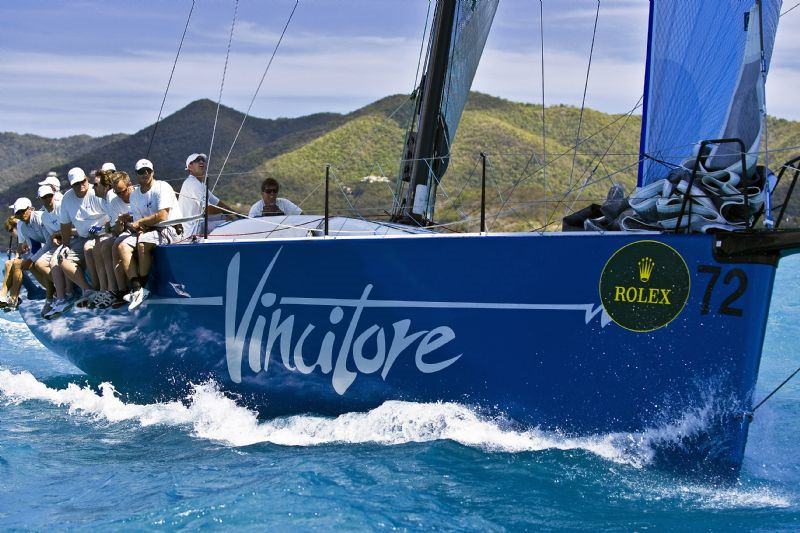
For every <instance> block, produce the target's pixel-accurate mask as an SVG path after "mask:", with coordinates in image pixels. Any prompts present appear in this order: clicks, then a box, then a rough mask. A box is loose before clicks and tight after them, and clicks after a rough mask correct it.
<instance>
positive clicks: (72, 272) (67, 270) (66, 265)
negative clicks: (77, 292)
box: [61, 259, 91, 291]
mask: <svg viewBox="0 0 800 533" xmlns="http://www.w3.org/2000/svg"><path fill="white" fill-rule="evenodd" d="M61 270H63V271H64V275H65V276H66V277H67V279H68V280H70V281H71V282H72V283H74V284H75V285H77V286H78V287H80V288H81V289H83V290H85V291H86V290H89V289H90V288H91V287H90V286H89V284H88V283H86V279H85V278H84V277H83V270H81V267H79V266H78V265H77V264H76V263H75V262H73V261H70V260H69V259H64V260H63V261H61Z"/></svg>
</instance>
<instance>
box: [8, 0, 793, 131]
mask: <svg viewBox="0 0 800 533" xmlns="http://www.w3.org/2000/svg"><path fill="white" fill-rule="evenodd" d="M191 4H192V3H191V0H137V1H135V2H129V1H127V2H121V1H120V2H117V1H114V0H105V1H96V0H80V1H70V2H67V1H48V0H35V1H30V2H22V1H19V2H18V1H12V0H5V1H2V2H0V20H3V22H4V31H3V32H2V34H0V57H2V59H0V131H14V132H18V133H34V134H38V135H45V136H65V135H72V134H77V133H88V134H90V135H101V134H106V133H112V132H126V133H133V132H135V131H138V130H139V129H141V128H143V127H145V126H147V125H148V124H151V123H153V122H154V121H155V119H156V117H157V114H158V109H159V106H160V105H161V99H162V97H163V94H164V89H165V87H166V84H167V80H168V78H169V75H170V70H171V69H172V62H173V60H174V57H175V53H176V51H177V47H178V43H179V42H180V36H181V33H182V31H183V28H184V25H185V22H186V17H187V15H188V13H189V9H190V7H191ZM601 4H602V5H601V10H600V17H599V23H598V29H597V38H596V43H595V55H594V59H593V62H592V73H591V76H590V78H589V88H588V97H587V102H586V104H587V106H589V107H592V108H595V109H600V110H603V111H607V112H616V113H619V112H626V111H628V110H629V109H630V108H632V107H633V106H634V105H635V104H636V101H637V100H638V98H639V96H640V95H641V92H642V76H643V72H644V55H645V39H646V18H647V5H648V2H647V1H646V0H603V1H602V2H601ZM293 5H294V0H269V1H266V0H261V1H255V0H240V3H239V10H238V16H237V23H236V31H235V33H234V39H233V44H232V50H231V57H230V61H229V65H228V72H227V76H226V81H225V89H224V92H223V96H222V103H223V104H225V105H228V106H231V107H234V108H236V109H239V110H242V111H244V110H245V109H246V108H247V106H248V105H249V103H250V100H251V98H252V97H253V94H254V91H255V89H256V86H257V84H258V81H259V79H260V78H261V74H262V72H263V69H264V66H265V65H266V61H267V59H268V58H269V55H270V54H271V52H272V49H273V47H274V46H275V43H276V41H277V38H278V36H279V35H280V32H281V29H282V28H283V26H284V24H285V23H286V19H287V17H288V15H289V12H290V11H291V8H292V6H293ZM429 5H430V4H429V2H428V0H405V1H398V0H369V1H366V0H336V1H333V0H328V1H323V0H301V2H300V5H299V7H298V8H297V11H296V13H295V16H294V18H293V20H292V22H291V24H290V26H289V29H288V32H287V35H286V37H285V39H284V41H283V44H282V46H281V49H280V51H279V52H278V55H277V57H276V59H275V62H274V63H273V65H272V68H271V70H270V72H269V74H268V75H267V78H266V80H265V82H264V85H263V87H262V89H261V91H260V93H259V96H258V98H257V100H256V102H255V104H254V106H253V110H252V113H253V114H254V115H255V116H258V117H265V118H272V117H279V116H290V117H291V116H300V115H304V114H308V113H314V112H319V111H338V112H348V111H352V110H354V109H356V108H358V107H360V106H362V105H365V104H368V103H370V102H372V101H374V100H376V99H377V98H380V97H382V96H386V95H388V94H393V93H408V92H410V91H411V89H412V88H413V85H414V75H415V72H416V66H417V59H418V55H419V49H420V43H421V38H422V33H423V28H424V24H425V19H426V15H427V12H428V8H429ZM596 5H597V2H596V1H593V0H592V1H584V0H573V1H560V2H559V1H553V0H551V1H547V0H545V2H544V31H545V84H546V99H547V103H548V104H556V103H567V104H573V105H580V101H581V97H582V93H583V85H584V80H585V75H586V62H587V59H588V52H589V47H590V44H591V37H592V26H593V23H594V17H595V8H596ZM233 6H234V2H233V0H225V1H223V0H198V1H197V3H196V5H195V8H194V12H193V14H192V18H191V21H190V24H189V29H188V31H187V34H186V39H185V42H184V45H183V49H182V52H181V57H180V59H179V62H178V65H177V68H176V70H175V76H174V79H173V82H172V86H171V89H170V93H169V95H168V97H167V101H166V105H165V114H169V113H172V112H174V111H176V110H177V109H180V108H181V107H183V106H185V105H186V104H188V103H189V102H191V101H193V100H196V99H198V98H209V99H212V100H214V101H216V100H217V98H218V95H219V89H220V79H221V76H222V69H223V65H224V60H225V50H226V47H227V43H228V35H229V32H230V24H231V19H232V16H233ZM788 7H790V5H789V4H786V7H785V8H788ZM798 22H800V9H798V10H796V11H793V12H791V13H789V14H788V15H787V16H786V17H785V19H784V20H782V21H781V24H782V26H781V29H780V30H779V33H778V37H777V44H776V52H775V54H774V56H773V63H772V70H771V73H770V83H769V86H768V105H769V111H770V113H771V114H773V115H777V116H782V117H786V118H793V119H800V110H798V109H797V107H796V105H795V102H794V94H793V91H794V90H793V87H794V86H796V84H797V82H800V78H799V77H798V69H797V68H796V67H797V65H796V61H797V60H796V58H798V57H800V55H798V52H800V44H799V41H800V39H798V38H796V37H795V36H794V35H792V31H791V27H792V26H794V25H796V24H797V23H798ZM539 28H540V24H539V3H538V2H535V1H532V0H502V1H501V2H500V7H499V9H498V13H497V16H496V18H495V23H494V26H493V28H492V32H491V34H490V36H489V41H488V43H487V47H486V50H485V52H484V57H483V61H482V62H481V66H480V68H479V70H478V73H477V75H476V79H475V83H474V85H473V88H474V89H476V90H480V91H483V92H487V93H489V94H493V95H496V96H502V97H505V98H509V99H513V100H518V101H533V102H540V101H541V77H540V69H541V64H540V59H539V55H540V48H539V46H540V45H539V42H540V41H539Z"/></svg>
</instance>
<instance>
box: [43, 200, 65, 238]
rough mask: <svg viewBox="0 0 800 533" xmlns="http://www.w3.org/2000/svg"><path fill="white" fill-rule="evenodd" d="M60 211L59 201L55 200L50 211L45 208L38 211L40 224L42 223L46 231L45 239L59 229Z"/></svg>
mask: <svg viewBox="0 0 800 533" xmlns="http://www.w3.org/2000/svg"><path fill="white" fill-rule="evenodd" d="M60 211H61V202H55V205H54V206H53V210H52V211H48V210H47V209H42V210H41V211H39V212H40V213H41V214H42V224H43V225H44V229H45V231H46V232H47V239H48V240H49V239H50V236H52V235H53V233H56V232H57V231H59V230H60V229H61V222H59V221H58V217H59V212H60Z"/></svg>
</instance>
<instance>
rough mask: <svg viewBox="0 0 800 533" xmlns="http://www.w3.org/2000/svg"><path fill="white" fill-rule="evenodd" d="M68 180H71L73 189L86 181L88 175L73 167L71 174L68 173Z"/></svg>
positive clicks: (70, 184) (79, 168) (70, 170)
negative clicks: (77, 184)
mask: <svg viewBox="0 0 800 533" xmlns="http://www.w3.org/2000/svg"><path fill="white" fill-rule="evenodd" d="M67 178H68V179H69V186H70V187H72V186H73V185H75V184H76V183H80V182H82V181H83V180H85V179H86V173H85V172H84V171H83V169H82V168H81V167H73V168H71V169H69V172H67Z"/></svg>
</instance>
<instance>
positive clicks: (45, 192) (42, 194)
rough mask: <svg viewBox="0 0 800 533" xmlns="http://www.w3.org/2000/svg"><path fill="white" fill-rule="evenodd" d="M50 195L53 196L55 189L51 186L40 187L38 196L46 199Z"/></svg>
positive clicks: (37, 192)
mask: <svg viewBox="0 0 800 533" xmlns="http://www.w3.org/2000/svg"><path fill="white" fill-rule="evenodd" d="M48 194H53V189H52V188H51V187H50V186H49V185H39V190H38V191H36V196H38V197H39V198H44V197H45V196H47V195H48Z"/></svg>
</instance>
